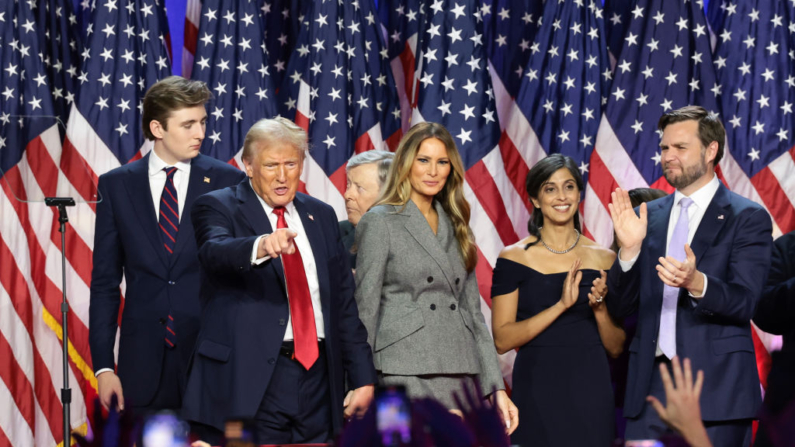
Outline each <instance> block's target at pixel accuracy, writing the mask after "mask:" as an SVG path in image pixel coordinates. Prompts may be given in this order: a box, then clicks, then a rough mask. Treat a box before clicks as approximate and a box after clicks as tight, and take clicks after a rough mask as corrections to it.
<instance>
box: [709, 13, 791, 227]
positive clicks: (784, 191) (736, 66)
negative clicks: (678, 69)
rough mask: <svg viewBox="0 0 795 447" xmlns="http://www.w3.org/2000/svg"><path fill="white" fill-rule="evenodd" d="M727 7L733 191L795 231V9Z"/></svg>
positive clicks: (723, 45) (722, 49) (726, 98)
mask: <svg viewBox="0 0 795 447" xmlns="http://www.w3.org/2000/svg"><path fill="white" fill-rule="evenodd" d="M720 6H721V7H725V18H724V25H723V28H722V29H720V30H716V31H717V32H716V35H717V41H718V42H717V46H716V48H715V57H714V59H715V68H716V70H717V73H718V76H717V78H718V86H719V88H720V90H719V91H720V93H721V94H720V96H719V98H718V99H719V101H720V104H721V106H722V107H721V108H722V111H723V122H724V124H725V126H726V137H727V142H726V143H727V144H726V146H727V151H726V152H727V157H726V159H725V160H724V161H722V162H721V169H722V172H723V176H724V178H725V179H726V183H727V184H728V185H729V186H730V187H731V189H732V190H734V191H735V192H737V193H739V194H741V195H743V196H745V197H748V198H751V199H753V200H755V201H757V202H759V203H762V204H764V205H765V206H766V207H767V209H768V210H769V211H770V214H771V216H772V217H773V221H774V222H775V223H776V225H777V226H778V227H779V229H780V231H781V232H784V233H786V232H789V231H792V230H795V178H793V173H795V161H793V155H795V152H793V143H795V135H793V131H794V130H795V129H794V127H795V115H793V104H795V62H794V61H793V58H795V45H793V41H792V40H791V38H790V33H793V32H795V23H793V22H792V17H791V15H792V10H791V9H790V8H789V6H788V5H787V4H786V3H785V2H782V1H773V0H755V1H738V2H725V3H723V4H720ZM715 7H716V9H717V7H718V5H717V4H716V5H715Z"/></svg>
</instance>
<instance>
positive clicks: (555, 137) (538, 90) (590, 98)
mask: <svg viewBox="0 0 795 447" xmlns="http://www.w3.org/2000/svg"><path fill="white" fill-rule="evenodd" d="M603 15H604V12H603V11H602V8H601V6H600V5H599V4H597V3H596V2H594V1H590V2H589V3H588V4H587V5H586V4H585V2H584V1H581V0H578V1H573V2H565V3H558V2H548V3H547V4H546V7H545V9H544V16H543V24H542V26H541V28H540V29H539V31H538V33H537V35H536V39H535V41H534V42H533V44H532V46H531V52H532V54H533V55H532V56H531V58H530V62H529V64H528V65H527V68H526V70H525V73H524V77H523V79H522V86H521V90H520V91H519V96H518V98H517V100H516V102H517V103H518V105H519V108H520V109H521V111H522V113H523V114H524V115H525V117H526V119H527V121H528V123H529V125H530V128H529V130H528V137H527V138H524V139H523V140H522V141H520V142H519V144H518V148H519V150H520V152H522V153H525V154H528V158H530V160H528V161H530V163H528V165H529V166H532V165H533V164H534V161H535V160H538V159H540V158H543V157H544V156H546V155H547V154H552V153H561V154H564V155H567V156H569V157H571V158H573V159H574V161H575V162H576V163H577V164H578V165H579V169H580V173H581V174H582V176H583V181H585V182H586V184H587V182H588V179H589V161H590V159H591V153H592V152H593V149H594V143H595V142H596V133H597V131H598V129H599V121H600V118H601V115H602V110H603V104H604V103H605V102H606V101H607V94H608V89H609V86H610V79H611V77H612V75H611V70H610V64H609V60H608V56H607V43H606V36H605V26H604V18H603ZM531 160H532V161H531ZM586 233H587V228H586Z"/></svg>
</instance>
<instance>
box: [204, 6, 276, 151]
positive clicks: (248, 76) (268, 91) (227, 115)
mask: <svg viewBox="0 0 795 447" xmlns="http://www.w3.org/2000/svg"><path fill="white" fill-rule="evenodd" d="M263 34H264V31H263V23H262V17H261V15H260V9H259V8H258V7H257V5H256V4H255V3H252V2H249V1H248V0H236V1H220V0H205V1H204V4H203V6H202V16H201V25H200V26H199V43H198V46H197V50H196V59H195V60H194V66H193V79H198V80H201V81H204V82H206V83H207V86H208V87H209V88H210V89H211V90H212V92H213V95H214V98H213V99H212V100H211V101H210V103H209V105H208V106H209V111H208V113H209V119H208V121H207V131H206V132H207V135H206V138H205V140H204V144H203V147H202V153H203V154H207V155H210V156H211V157H214V158H217V159H220V160H232V159H233V158H237V160H236V161H235V163H237V165H238V166H239V167H242V166H243V164H242V161H240V159H239V157H240V155H239V153H240V151H241V150H242V148H243V141H244V139H245V136H246V132H248V129H249V128H251V126H252V125H253V124H254V123H255V122H257V121H258V120H259V119H261V118H269V117H272V116H274V115H276V105H275V102H274V98H275V96H276V92H275V89H274V86H273V80H272V79H271V76H270V73H271V70H272V67H270V66H269V64H268V59H267V54H266V46H265V41H264V40H263V38H262V37H263Z"/></svg>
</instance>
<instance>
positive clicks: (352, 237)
mask: <svg viewBox="0 0 795 447" xmlns="http://www.w3.org/2000/svg"><path fill="white" fill-rule="evenodd" d="M340 237H341V238H342V245H344V246H345V251H347V252H348V260H349V261H350V263H351V268H356V253H351V249H352V248H353V245H354V244H355V243H356V227H354V226H353V224H352V223H350V222H349V221H347V220H343V221H342V222H340Z"/></svg>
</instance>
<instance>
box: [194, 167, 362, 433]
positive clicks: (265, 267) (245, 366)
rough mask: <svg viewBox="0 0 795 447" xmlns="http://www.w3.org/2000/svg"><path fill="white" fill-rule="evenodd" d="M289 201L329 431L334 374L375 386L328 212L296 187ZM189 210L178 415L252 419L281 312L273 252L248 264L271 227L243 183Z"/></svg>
mask: <svg viewBox="0 0 795 447" xmlns="http://www.w3.org/2000/svg"><path fill="white" fill-rule="evenodd" d="M293 203H294V204H295V208H296V210H297V211H298V213H299V214H300V217H301V221H302V224H303V226H304V231H305V232H306V236H307V238H308V239H309V243H310V245H311V246H312V252H313V255H314V259H315V264H316V266H317V276H318V281H319V285H320V299H321V305H322V311H323V323H324V325H325V335H326V339H325V354H326V356H325V357H326V359H327V365H326V366H327V371H328V373H327V375H328V377H327V380H328V389H329V390H330V393H329V394H330V397H329V400H330V408H331V422H332V427H328V429H329V430H331V429H332V428H333V429H334V430H335V431H336V430H339V429H340V428H341V427H342V408H343V407H342V403H343V398H344V396H343V381H344V373H347V377H348V381H349V383H350V385H351V386H352V388H358V387H361V386H363V385H367V384H372V383H375V381H376V375H375V369H374V367H373V361H372V354H371V350H370V346H369V345H368V344H367V333H366V330H365V328H364V325H363V324H362V323H361V321H360V320H359V312H358V310H357V307H356V302H355V300H354V295H353V292H354V282H353V277H352V275H351V267H350V265H349V264H348V254H347V252H346V251H345V248H344V247H343V245H342V241H341V239H340V232H339V225H338V223H337V217H336V215H335V213H334V210H333V209H332V208H331V207H330V206H328V205H326V204H325V203H323V202H320V201H319V200H317V199H314V198H312V197H309V196H307V195H304V194H301V193H298V194H297V195H296V197H295V199H294V200H293ZM192 214H193V223H194V226H195V229H196V239H197V242H198V245H199V260H200V262H201V266H202V271H203V283H202V290H201V296H202V304H203V306H204V309H203V314H202V329H201V332H200V334H199V338H198V340H197V343H196V352H195V354H194V356H193V359H192V366H191V369H190V373H189V378H188V386H187V390H186V394H185V398H184V400H183V416H184V417H185V418H186V419H188V420H191V421H194V422H198V423H201V424H204V425H208V426H212V427H215V428H216V429H219V430H222V429H223V424H224V421H225V420H226V419H227V418H229V417H242V418H254V416H255V415H256V413H257V411H258V407H259V406H260V404H261V402H262V400H263V397H264V396H265V393H266V390H267V388H268V385H269V383H270V381H271V378H272V376H273V374H274V369H275V367H276V363H277V360H279V356H280V348H281V346H282V340H283V338H284V334H285V330H286V327H287V326H286V325H287V321H288V316H289V305H288V302H287V296H286V287H285V283H284V268H283V267H282V262H281V259H278V258H277V259H271V260H268V261H266V262H264V263H262V264H260V265H252V263H251V254H252V248H253V246H254V241H255V240H256V239H257V237H258V236H260V235H263V234H269V233H272V232H273V229H272V228H271V225H270V222H269V220H268V217H267V216H266V214H265V210H264V209H263V208H262V205H261V203H260V201H259V198H258V197H257V195H256V193H255V192H254V190H253V189H252V188H251V185H250V183H249V182H248V181H245V182H242V183H240V184H239V185H237V186H234V187H230V188H226V189H223V190H220V191H215V192H213V193H210V194H207V195H205V196H203V197H201V198H199V199H198V200H197V201H196V204H195V205H194V207H193V210H192ZM321 358H322V357H321ZM279 361H281V360H279ZM268 392H269V393H270V392H271V391H268ZM284 392H285V393H287V392H291V390H284ZM261 441H263V442H266V441H267V440H261Z"/></svg>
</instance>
